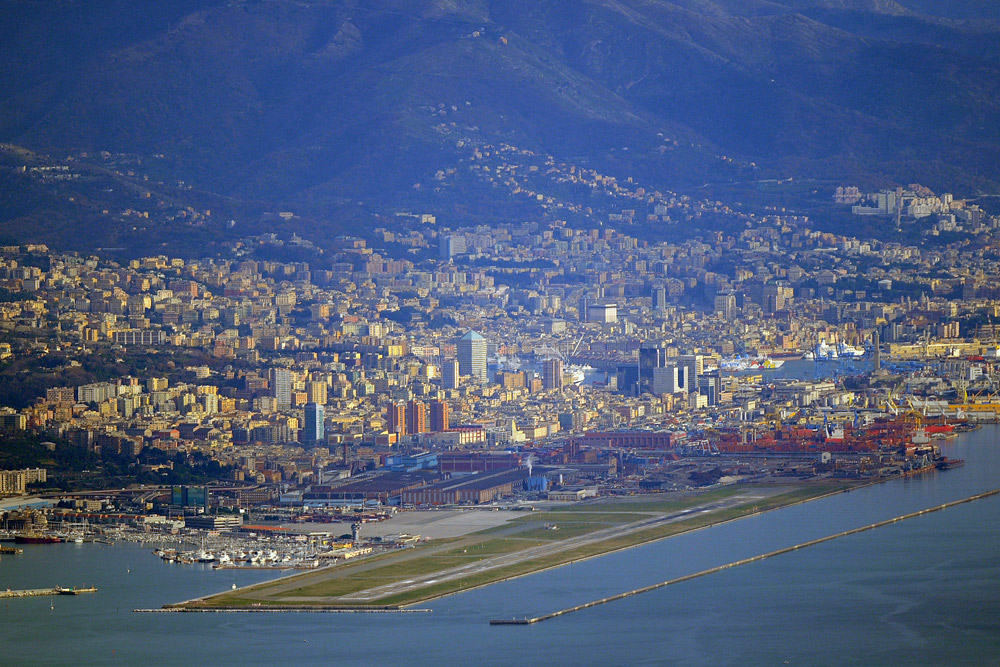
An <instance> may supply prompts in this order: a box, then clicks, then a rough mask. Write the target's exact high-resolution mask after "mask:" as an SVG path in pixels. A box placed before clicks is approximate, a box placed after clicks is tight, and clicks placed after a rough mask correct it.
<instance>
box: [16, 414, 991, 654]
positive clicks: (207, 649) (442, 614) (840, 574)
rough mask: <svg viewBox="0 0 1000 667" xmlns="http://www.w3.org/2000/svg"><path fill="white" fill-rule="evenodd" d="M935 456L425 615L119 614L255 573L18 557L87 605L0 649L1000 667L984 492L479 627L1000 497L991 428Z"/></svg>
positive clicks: (19, 606) (142, 557) (63, 605)
mask: <svg viewBox="0 0 1000 667" xmlns="http://www.w3.org/2000/svg"><path fill="white" fill-rule="evenodd" d="M944 449H945V453H946V455H948V456H951V457H960V458H965V459H966V460H967V462H968V463H967V465H966V466H965V467H963V468H958V469H954V470H950V471H946V472H938V473H931V474H927V475H922V476H918V477H914V478H910V479H906V480H896V481H893V482H889V483H886V484H880V485H877V486H872V487H868V488H864V489H859V490H856V491H853V492H851V493H848V494H841V495H838V496H835V497H831V498H826V499H822V500H817V501H813V502H810V503H805V504H803V505H799V506H796V507H791V508H786V509H783V510H779V511H776V512H770V513H767V514H765V515H762V516H758V517H753V518H750V519H745V520H742V521H738V522H734V523H731V524H727V525H724V526H716V527H714V528H710V529H706V530H702V531H698V532H696V533H692V534H688V535H684V536H680V537H676V538H671V539H668V540H664V541H661V542H658V543H655V544H650V545H645V546H642V547H638V548H635V549H630V550H627V551H625V552H622V553H618V554H612V555H608V556H604V557H602V558H596V559H593V560H590V561H587V562H583V563H578V564H575V565H571V566H566V567H562V568H557V569H555V570H552V571H549V572H544V573H539V574H536V575H532V576H529V577H523V578H521V579H517V580H514V581H510V582H506V583H503V584H498V585H495V586H490V587H487V588H484V589H480V590H476V591H470V592H467V593H464V594H461V595H456V596H453V597H450V598H445V599H442V600H438V601H436V602H434V603H432V604H430V605H429V607H430V608H432V609H433V610H434V611H433V613H430V614H305V613H302V614H134V613H132V611H131V610H132V609H133V608H148V607H158V606H160V605H162V604H164V603H167V602H175V601H178V600H184V599H188V598H191V597H195V596H198V595H204V594H207V593H211V592H216V591H221V590H225V589H228V588H230V587H231V585H232V584H233V583H238V584H239V585H245V584H249V583H252V582H254V581H259V580H262V579H266V578H268V575H267V574H265V573H259V572H258V573H253V572H235V573H234V572H233V571H231V570H225V571H213V570H211V569H210V568H209V567H207V566H186V567H185V566H178V565H170V564H166V563H163V562H161V561H160V560H159V559H158V558H157V557H156V556H153V555H152V554H150V553H149V551H150V550H149V549H148V548H142V547H138V546H135V545H130V544H121V545H115V546H114V547H109V546H103V545H92V544H85V545H73V544H64V545H37V546H30V545H28V546H26V548H25V553H24V554H23V555H21V556H3V557H2V559H0V587H2V588H7V587H10V588H31V587H48V586H53V585H56V584H62V585H82V584H91V583H92V584H95V585H96V586H98V587H99V588H100V591H99V592H98V593H96V594H93V595H86V596H77V597H72V598H70V597H62V598H60V597H56V598H54V599H52V600H49V599H48V598H34V599H23V600H2V601H0V619H2V621H0V650H2V655H3V662H4V663H5V664H26V663H30V664H38V663H44V664H103V663H123V664H144V663H157V664H167V665H180V664H188V665H189V664H210V663H216V664H237V663H238V664H250V665H257V664H275V663H281V662H295V663H300V664H361V665H383V664H428V665H431V664H456V663H465V664H469V663H475V664H487V665H493V664H495V665H508V664H546V663H547V664H572V663H577V664H582V665H595V664H604V665H608V664H611V665H618V664H654V665H655V664H712V665H717V664H733V665H737V664H738V665H747V664H753V665H756V664H778V665H780V664H785V663H786V661H787V663H788V664H808V665H824V664H830V665H836V664H873V665H895V664H948V665H954V664H970V665H981V664H1000V497H997V496H994V497H992V498H989V499H987V500H982V501H978V502H975V503H970V504H966V505H961V506H958V507H954V508H950V509H948V510H946V511H943V512H937V513H934V514H930V515H927V516H924V517H919V518H916V519H912V520H909V521H905V522H902V523H899V524H895V525H892V526H888V527H885V528H881V529H878V530H875V531H871V532H866V533H861V534H858V535H852V536H849V537H845V538H842V539H838V540H834V541H832V542H827V543H824V544H822V545H819V546H816V547H811V548H808V549H804V550H802V551H797V552H793V553H789V554H785V555H782V556H778V557H776V558H771V559H768V560H765V561H761V562H758V563H754V564H751V565H747V566H744V567H740V568H735V569H732V570H727V571H723V572H720V573H718V574H714V575H711V576H708V577H703V578H700V579H696V580H693V581H689V582H686V583H683V584H679V585H675V586H670V587H668V588H665V589H660V590H657V591H654V592H651V593H647V594H644V595H640V596H637V597H634V598H630V599H627V600H623V601H620V602H615V603H612V604H608V605H603V606H601V607H596V608H594V609H590V610H587V611H583V612H579V613H575V614H571V615H569V616H566V617H561V618H557V619H554V620H551V621H546V622H544V623H541V624H539V625H535V626H529V627H491V626H489V625H488V621H489V619H491V618H497V617H504V616H523V615H534V614H537V613H542V612H548V611H554V610H556V609H562V608H564V607H567V606H571V605H573V604H578V603H580V602H584V601H587V600H592V599H595V598H598V597H602V596H605V595H609V594H613V593H618V592H621V591H624V590H628V589H631V588H635V587H638V586H643V585H646V584H650V583H654V582H658V581H663V580H665V579H669V578H672V577H675V576H678V575H682V574H687V573H690V572H694V571H698V570H701V569H704V568H707V567H711V566H713V565H719V564H723V563H727V562H731V561H733V560H737V559H740V558H744V557H746V556H750V555H755V554H758V553H762V552H766V551H771V550H774V549H778V548H781V547H783V546H788V545H792V544H797V543H800V542H803V541H806V540H810V539H813V538H816V537H821V536H824V535H829V534H832V533H836V532H838V531H841V530H846V529H849V528H854V527H858V526H862V525H866V524H869V523H873V522H876V521H880V520H883V519H887V518H891V517H894V516H899V515H901V514H905V513H908V512H912V511H915V510H918V509H923V508H926V507H931V506H934V505H938V504H941V503H944V502H948V501H950V500H957V499H960V498H964V497H966V496H969V495H972V494H974V493H978V492H982V491H987V490H990V489H994V488H998V487H1000V429H998V428H997V427H992V426H991V427H986V428H983V429H981V430H979V431H977V432H975V433H972V434H968V435H965V436H962V437H960V438H959V439H958V440H957V441H952V442H951V443H949V444H945V445H944ZM52 606H54V607H55V608H54V609H52V608H50V607H52Z"/></svg>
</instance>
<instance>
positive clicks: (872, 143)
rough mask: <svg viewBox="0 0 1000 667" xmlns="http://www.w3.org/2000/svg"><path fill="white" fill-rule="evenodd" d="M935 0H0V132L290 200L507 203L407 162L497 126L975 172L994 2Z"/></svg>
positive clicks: (588, 160) (662, 179)
mask: <svg viewBox="0 0 1000 667" xmlns="http://www.w3.org/2000/svg"><path fill="white" fill-rule="evenodd" d="M943 4H944V3H932V2H929V1H928V0H714V1H713V0H676V1H675V2H665V1H662V0H496V1H490V0H405V1H404V0H364V1H362V0H311V1H310V0H297V1H294V2H293V1H291V0H230V1H228V2H221V1H204V0H202V1H196V0H174V1H173V2H170V3H130V2H125V1H124V0H0V17H2V18H3V19H4V20H2V21H0V57H2V58H3V61H4V63H5V67H4V68H3V69H2V70H0V141H4V142H9V143H11V144H16V145H19V146H24V147H27V148H28V149H31V150H33V151H41V152H45V153H48V154H51V155H53V156H61V157H65V156H68V155H78V154H80V153H87V154H93V153H96V152H99V151H107V152H110V153H112V154H126V155H131V156H135V157H136V159H137V160H142V161H143V163H144V164H145V165H146V167H148V168H149V169H153V170H154V172H155V173H154V174H153V176H154V177H155V178H157V179H162V180H163V181H165V182H171V181H185V182H188V183H193V184H195V186H196V187H198V188H201V189H203V190H206V191H212V192H216V193H219V194H220V195H222V196H224V197H234V198H237V199H243V200H252V201H255V202H262V203H263V204H266V205H267V206H269V207H271V208H279V207H286V208H291V209H294V210H296V211H300V210H301V211H308V212H311V213H312V214H314V215H323V214H324V213H329V212H330V211H343V210H345V209H347V208H350V207H352V206H356V205H357V203H358V202H363V205H364V206H366V207H375V208H379V207H381V209H382V210H383V211H389V210H392V209H393V207H399V206H410V205H412V206H421V205H422V206H432V207H435V210H436V209H439V208H444V209H450V210H462V211H465V212H466V213H467V214H468V215H469V216H472V217H477V216H478V217H484V218H485V219H488V218H489V217H490V216H491V215H495V216H497V217H502V216H504V215H508V214H510V212H511V208H510V205H509V202H507V201H506V199H505V198H504V197H503V196H502V194H500V193H498V191H496V190H495V189H491V188H489V187H481V188H479V189H476V188H477V187H478V186H474V185H470V186H468V187H467V188H466V189H464V190H462V191H461V195H462V196H463V197H466V198H467V201H462V202H456V201H455V197H457V196H458V194H457V193H456V192H455V191H449V192H448V193H446V194H444V195H442V194H441V193H440V192H437V191H436V190H435V189H434V188H428V187H415V186H417V185H418V184H419V185H420V186H426V185H427V184H428V183H432V182H433V180H434V178H435V174H438V173H440V172H442V171H446V172H447V171H448V170H455V169H458V168H460V167H461V165H462V164H463V160H465V159H466V158H467V156H468V151H469V149H470V147H473V146H486V145H498V144H507V145H513V146H517V147H518V148H520V149H524V150H530V151H535V152H538V153H541V154H546V155H551V156H553V158H554V159H557V160H564V161H567V162H572V163H574V164H578V165H580V166H589V167H591V168H595V169H599V170H609V171H611V172H613V173H616V174H617V175H619V176H623V177H624V176H631V175H634V176H636V177H637V178H641V179H642V180H643V181H644V182H647V183H649V184H650V185H652V186H655V187H659V188H664V189H671V188H673V189H678V190H683V189H684V188H686V187H692V186H695V185H700V184H702V183H704V182H706V181H727V180H738V179H741V178H746V175H747V173H749V172H748V171H747V165H750V164H751V163H753V166H752V170H753V171H752V173H755V174H757V175H758V176H760V177H773V176H788V175H793V176H795V177H812V178H821V179H828V180H834V181H843V182H852V183H858V184H861V185H877V184H889V183H904V184H905V183H908V182H913V181H919V182H922V183H926V184H928V185H930V186H931V187H932V188H935V189H948V190H954V191H955V192H957V193H963V192H973V191H975V190H977V189H985V190H989V189H995V188H996V187H997V185H998V184H1000V159H998V158H1000V22H998V21H997V18H998V17H997V16H996V14H997V12H996V10H995V9H994V7H995V3H991V2H985V1H982V2H975V1H974V0H965V1H964V2H961V3H947V7H942V6H941V5H943ZM723 156H724V157H723ZM449 197H450V198H451V199H448V198H449ZM459 205H460V206H459Z"/></svg>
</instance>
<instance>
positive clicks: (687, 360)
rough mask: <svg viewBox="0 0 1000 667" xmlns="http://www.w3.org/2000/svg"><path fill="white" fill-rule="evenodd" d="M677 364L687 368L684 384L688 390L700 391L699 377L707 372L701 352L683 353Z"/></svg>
mask: <svg viewBox="0 0 1000 667" xmlns="http://www.w3.org/2000/svg"><path fill="white" fill-rule="evenodd" d="M677 365H678V366H679V367H681V368H684V369H685V372H684V384H685V385H686V386H687V389H688V392H694V391H698V378H699V377H701V374H702V373H704V372H705V364H704V358H703V357H702V356H701V355H700V354H682V355H681V356H679V357H677Z"/></svg>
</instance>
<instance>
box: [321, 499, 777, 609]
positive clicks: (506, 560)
mask: <svg viewBox="0 0 1000 667" xmlns="http://www.w3.org/2000/svg"><path fill="white" fill-rule="evenodd" d="M766 497H767V495H766V494H749V493H748V494H740V495H738V496H734V497H731V498H726V499H725V500H720V501H716V502H712V503H707V504H705V505H700V506H697V507H693V508H691V509H688V510H684V511H681V512H676V513H672V514H668V515H664V516H657V517H650V518H648V519H642V520H641V521H636V522H633V523H629V524H625V525H622V526H614V527H611V528H605V529H602V530H598V531H595V532H593V533H588V534H587V535H580V536H578V537H572V538H569V539H565V540H557V541H554V542H553V543H551V544H543V545H540V546H536V547H529V548H527V549H522V550H520V551H516V552H514V553H509V554H501V555H497V556H493V557H490V558H486V559H483V560H480V561H477V562H475V563H469V564H468V565H461V566H458V567H455V568H451V569H449V570H444V571H440V572H433V573H430V574H426V575H417V576H414V577H412V578H410V579H406V580H404V581H397V582H393V583H390V584H384V585H382V586H377V587H374V588H369V589H367V590H364V591H358V592H357V593H351V594H349V595H344V596H342V597H339V598H337V600H339V601H343V602H371V601H375V600H379V599H381V598H385V597H389V596H392V595H398V594H401V593H408V592H410V591H413V590H416V589H419V588H424V587H425V586H432V585H434V584H438V583H441V582H445V581H452V580H455V579H461V578H462V577H468V576H472V575H477V574H480V573H482V572H486V571H489V570H495V569H498V568H502V567H506V566H509V565H514V564H516V563H519V562H522V561H525V560H531V559H536V558H543V557H546V556H550V555H553V554H558V553H561V552H564V551H568V550H570V549H575V548H578V547H583V546H589V545H591V544H596V543H598V542H602V541H604V540H608V539H611V538H615V537H621V536H623V535H629V534H631V533H635V532H638V531H641V530H647V529H649V528H655V527H657V526H662V525H665V524H669V523H674V522H677V521H682V520H684V519H689V518H691V517H692V516H696V515H697V514H699V513H705V512H712V511H718V510H723V509H727V508H729V507H733V506H736V505H742V504H745V503H747V502H751V501H753V500H761V499H763V498H766Z"/></svg>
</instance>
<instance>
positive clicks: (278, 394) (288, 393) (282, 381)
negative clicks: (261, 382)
mask: <svg viewBox="0 0 1000 667" xmlns="http://www.w3.org/2000/svg"><path fill="white" fill-rule="evenodd" d="M292 382H293V375H292V371H290V370H288V369H287V368H273V369H271V395H272V396H274V401H275V403H276V404H277V407H278V409H279V410H281V409H284V408H289V407H291V405H292Z"/></svg>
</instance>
